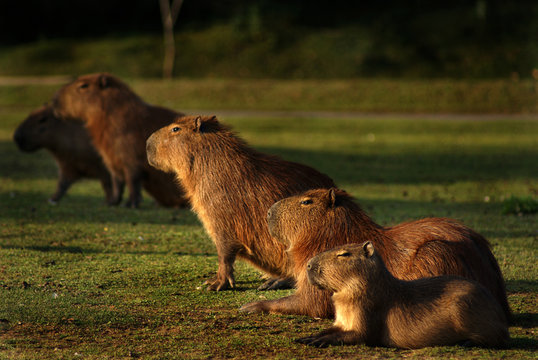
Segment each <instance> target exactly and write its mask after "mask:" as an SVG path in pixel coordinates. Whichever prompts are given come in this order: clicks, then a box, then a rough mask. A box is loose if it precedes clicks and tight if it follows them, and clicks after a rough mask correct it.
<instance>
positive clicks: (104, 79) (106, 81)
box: [99, 74, 110, 89]
mask: <svg viewBox="0 0 538 360" xmlns="http://www.w3.org/2000/svg"><path fill="white" fill-rule="evenodd" d="M109 86H110V76H108V75H106V74H103V75H101V76H99V87H100V88H101V89H105V88H107V87H109Z"/></svg>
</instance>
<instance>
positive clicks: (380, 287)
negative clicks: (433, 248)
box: [297, 241, 509, 349]
mask: <svg viewBox="0 0 538 360" xmlns="http://www.w3.org/2000/svg"><path fill="white" fill-rule="evenodd" d="M307 269H308V270H307V274H308V280H309V282H310V283H311V284H312V285H314V286H317V287H319V288H321V289H325V290H327V291H330V292H333V295H332V300H333V303H334V308H335V315H336V316H335V318H336V319H335V322H334V324H333V326H332V327H330V328H329V329H327V330H325V331H322V332H321V333H319V334H316V335H313V336H309V337H305V338H301V339H298V340H297V341H298V342H301V343H304V344H308V345H312V346H318V347H323V346H327V345H351V344H359V343H366V344H367V345H371V346H391V347H398V348H406V349H416V348H422V347H427V346H443V345H454V344H462V343H463V344H466V345H468V344H469V345H470V344H472V345H479V346H487V347H502V346H505V345H506V343H507V341H508V338H509V334H508V323H507V320H506V316H505V314H504V312H503V310H502V309H501V306H500V305H499V303H498V302H497V301H495V299H494V298H493V296H492V295H491V293H490V292H489V291H488V290H487V289H486V288H484V287H483V286H482V285H480V284H479V283H477V282H476V281H472V280H467V279H464V278H461V277H455V276H437V277H428V278H422V279H418V280H412V281H404V280H398V279H396V278H395V277H394V276H392V274H391V273H390V272H389V271H388V270H387V268H386V267H385V264H384V263H383V260H382V259H381V257H380V256H378V254H377V252H376V251H375V249H374V245H373V244H372V243H371V242H369V241H368V242H365V243H364V244H350V245H343V246H339V247H336V248H333V249H332V250H328V251H325V252H323V253H321V254H318V255H316V256H315V257H314V258H312V259H311V260H310V261H309V262H308V265H307Z"/></svg>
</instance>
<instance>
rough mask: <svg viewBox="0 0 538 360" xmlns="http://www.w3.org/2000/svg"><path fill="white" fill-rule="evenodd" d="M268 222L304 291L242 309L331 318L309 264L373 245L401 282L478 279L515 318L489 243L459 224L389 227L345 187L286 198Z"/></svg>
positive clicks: (442, 221) (429, 221)
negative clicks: (333, 252) (338, 250)
mask: <svg viewBox="0 0 538 360" xmlns="http://www.w3.org/2000/svg"><path fill="white" fill-rule="evenodd" d="M267 216H268V217H267V222H268V226H269V232H270V233H271V235H272V236H273V237H275V238H277V239H279V240H280V241H281V242H283V243H285V244H287V245H288V249H287V253H288V254H289V256H290V258H291V260H292V263H293V275H294V277H295V279H296V283H297V291H296V293H295V294H293V295H291V296H288V297H284V298H282V299H277V300H266V301H257V302H253V303H249V304H246V305H244V306H243V307H242V308H241V310H242V311H246V312H270V313H282V314H302V315H310V316H315V317H332V316H333V315H334V308H333V304H332V302H331V299H330V296H331V293H330V292H329V291H327V290H321V289H318V288H316V287H314V286H312V285H311V284H310V283H309V282H308V280H307V276H306V264H307V262H308V260H309V259H310V258H312V257H313V256H315V255H317V254H319V253H320V252H323V251H326V250H329V249H331V248H333V247H335V246H338V245H344V244H348V243H363V242H365V241H371V242H372V243H373V244H374V246H375V247H376V249H377V251H378V252H379V255H380V256H381V258H382V259H383V260H384V261H385V264H386V266H387V268H388V269H389V271H390V272H391V273H392V274H393V275H394V276H395V277H397V278H399V279H402V280H414V279H418V278H423V277H432V276H440V275H456V276H461V277H464V278H468V279H472V280H476V281H478V282H479V283H481V284H482V285H484V287H486V288H487V289H488V290H489V291H490V292H491V293H492V294H493V296H494V297H495V298H496V299H497V301H498V302H499V303H500V305H501V307H502V308H503V310H504V311H505V313H506V315H507V318H509V317H510V309H509V307H508V302H507V298H506V291H505V286H504V280H503V277H502V274H501V271H500V269H499V265H498V264H497V261H496V260H495V257H494V256H493V254H492V253H491V250H490V248H489V243H488V241H487V240H486V239H484V238H483V237H482V236H481V235H480V234H478V233H476V232H474V231H473V230H471V229H470V228H468V227H466V226H464V225H462V224H460V223H458V222H456V221H455V220H451V219H446V218H426V219H422V220H418V221H410V222H407V223H403V224H399V225H396V226H394V227H389V228H385V227H382V226H380V225H378V224H376V223H375V222H374V221H372V220H371V219H370V217H368V215H367V214H366V213H365V212H364V211H363V210H362V209H361V208H360V207H359V205H358V204H357V203H355V202H354V200H353V199H352V198H351V196H349V195H348V194H347V193H346V192H344V191H342V190H338V189H316V190H310V191H306V192H305V193H303V194H300V195H296V196H292V197H289V198H286V199H283V200H281V201H278V202H277V203H275V204H274V205H273V206H272V207H271V208H270V209H269V211H268V215H267Z"/></svg>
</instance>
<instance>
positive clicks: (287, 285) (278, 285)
mask: <svg viewBox="0 0 538 360" xmlns="http://www.w3.org/2000/svg"><path fill="white" fill-rule="evenodd" d="M294 287H295V280H294V279H293V278H291V277H287V278H282V277H278V278H277V277H274V278H270V279H268V280H267V281H266V282H264V283H263V284H261V285H260V286H259V287H258V290H259V291H264V290H285V289H293V288H294Z"/></svg>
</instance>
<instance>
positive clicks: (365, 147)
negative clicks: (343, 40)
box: [0, 81, 538, 359]
mask: <svg viewBox="0 0 538 360" xmlns="http://www.w3.org/2000/svg"><path fill="white" fill-rule="evenodd" d="M187 83H188V82H187ZM178 84H182V83H181V82H179V83H175V82H174V83H158V82H148V83H146V82H143V81H136V82H135V86H134V87H135V88H136V89H137V90H139V89H141V90H143V91H140V93H141V94H143V96H144V97H147V98H148V100H149V99H150V98H151V102H155V103H160V104H173V105H177V108H180V106H184V107H185V108H204V106H203V105H204V104H209V100H206V101H207V103H204V102H203V101H202V100H199V102H196V101H197V100H196V99H195V98H187V99H185V98H183V99H182V98H181V97H180V96H179V95H177V94H176V96H178V98H179V99H178V100H177V101H176V100H174V95H173V93H170V92H169V90H170V89H171V88H172V89H175V86H177V85H178ZM239 84H242V83H241V82H239ZM146 86H147V87H146ZM238 86H240V85H238ZM193 88H194V87H193ZM202 88H203V86H202ZM216 88H217V89H218V86H217V87H216ZM305 88H306V86H305ZM150 89H151V90H150ZM53 90H54V89H53V88H52V87H51V88H49V87H39V86H33V87H25V88H24V89H21V90H20V93H18V94H12V93H11V88H7V89H6V88H1V87H0V94H1V95H0V102H3V103H4V104H2V105H6V106H3V110H2V111H1V112H0V113H1V115H2V120H1V121H0V154H2V156H1V157H0V169H1V170H0V358H10V359H11V358H13V359H57V358H67V359H72V358H87V359H107V358H114V359H116V358H137V357H138V358H144V359H146V358H155V359H161V358H209V357H212V358H224V357H233V358H244V359H250V358H269V357H270V358H280V359H290V358H356V357H358V356H361V357H364V358H401V357H420V358H422V357H425V358H438V359H444V358H465V359H476V358H518V359H519V358H529V359H530V358H536V350H537V348H538V340H537V335H536V334H537V331H538V305H537V304H538V296H537V294H538V282H537V279H538V268H537V267H536V266H535V265H534V264H535V262H536V258H537V257H538V246H537V240H538V233H537V228H536V224H537V223H538V215H537V214H536V213H534V214H528V215H521V216H518V215H505V214H503V202H504V201H505V200H506V199H510V197H512V196H515V197H517V198H527V197H531V198H533V199H536V197H537V196H538V167H537V163H536V159H538V122H537V121H535V120H532V119H521V118H507V119H503V118H499V119H497V120H491V121H473V120H462V119H461V118H458V117H455V118H451V117H432V118H429V117H427V116H426V117H418V118H417V117H411V118H408V117H398V116H385V117H379V116H376V117H368V116H357V117H312V118H309V117H270V116H256V117H250V118H249V117H234V116H232V115H224V116H221V120H222V121H225V122H227V123H230V124H232V125H233V126H234V128H235V130H237V131H238V132H239V133H240V134H241V135H242V136H243V137H244V138H245V139H246V140H247V141H248V142H249V143H251V144H252V145H253V146H255V147H256V148H258V149H261V150H263V151H266V152H269V153H274V154H278V155H280V156H283V157H284V158H286V159H290V160H294V161H300V162H303V163H306V164H309V165H312V166H315V167H316V168H318V169H320V170H322V171H324V172H326V173H327V174H329V175H331V176H332V177H333V178H334V179H335V181H336V182H337V183H338V184H339V186H340V187H342V188H344V189H346V190H348V191H349V192H351V193H352V194H353V195H354V196H356V197H357V199H358V201H360V203H361V204H362V205H363V207H364V208H365V209H366V210H367V211H368V212H369V213H370V214H371V215H372V216H373V218H374V219H375V220H376V221H377V222H379V223H381V224H384V225H390V224H395V223H399V222H402V221H405V220H409V219H415V218H420V217H425V216H431V215H435V216H449V217H453V218H456V219H458V220H461V221H463V222H465V223H466V224H467V225H469V226H471V227H473V228H474V229H476V230H477V231H479V232H480V233H482V234H484V235H485V236H486V237H487V238H488V239H489V240H490V241H491V243H492V245H493V252H494V254H495V256H496V257H497V259H498V261H499V264H500V266H501V269H502V271H503V274H504V276H505V279H506V282H507V287H508V293H509V303H510V305H511V307H512V309H513V311H514V315H515V316H514V317H515V324H514V325H513V326H512V327H511V328H510V333H511V336H512V340H511V341H510V344H509V348H508V349H503V350H489V349H479V348H470V349H468V348H463V347H459V346H454V347H435V348H426V349H420V350H396V349H387V348H369V347H366V346H348V347H331V348H328V349H312V348H309V347H305V346H302V345H299V344H295V343H294V342H293V339H295V338H298V337H301V336H305V335H308V334H311V333H313V332H315V331H318V330H320V329H323V328H325V327H327V326H328V325H329V324H330V321H328V320H316V319H311V318H308V317H300V316H275V315H260V314H255V315H246V314H242V313H239V312H238V311H237V309H238V308H239V307H240V306H241V305H242V304H244V303H245V302H248V301H253V300H256V299H258V298H278V297H282V296H285V295H286V294H289V293H290V291H273V292H257V291H256V290H255V289H256V287H257V286H258V285H259V284H260V283H261V281H262V280H261V278H260V274H259V273H258V272H257V271H255V270H254V269H252V268H251V267H249V266H248V265H246V264H245V263H242V262H238V263H237V265H236V280H237V283H238V289H237V290H236V291H226V292H222V293H211V292H206V291H202V290H198V289H197V287H199V286H200V285H201V284H202V283H203V281H204V280H205V279H207V278H208V277H210V276H211V275H212V274H213V273H214V272H215V270H216V267H217V259H216V251H215V248H214V246H213V244H212V242H211V240H210V239H209V238H208V237H207V235H206V234H205V232H204V230H203V228H202V227H201V225H200V223H199V222H198V220H197V219H196V216H195V215H194V214H193V213H191V212H190V211H188V210H174V209H163V208H159V207H157V206H156V205H155V204H154V203H153V201H152V200H151V199H150V198H149V197H148V196H145V199H144V202H143V204H142V208H141V209H140V210H137V211H133V210H130V209H124V208H110V207H107V206H105V205H104V196H103V194H102V191H101V189H100V186H99V184H98V183H97V182H95V181H89V180H88V181H83V182H79V183H76V184H75V185H74V186H73V188H72V189H71V191H70V192H69V193H68V195H67V196H66V198H64V199H63V200H62V202H61V203H60V204H59V205H58V206H50V205H49V204H48V203H47V201H46V199H47V198H48V196H49V195H50V194H51V193H52V192H53V190H54V186H55V181H56V169H55V165H54V162H53V161H52V159H51V158H50V156H49V155H48V154H47V153H46V152H43V151H40V152H37V153H35V154H24V153H20V152H18V151H17V149H16V147H15V145H14V144H13V142H12V141H11V136H12V133H13V130H14V129H15V127H16V125H17V123H18V122H19V121H20V120H21V119H23V118H24V116H26V114H27V113H28V112H29V111H30V110H31V109H32V107H36V106H38V105H39V104H40V103H41V102H42V101H44V100H46V98H48V97H50V96H51V94H52V92H53ZM193 91H194V90H193ZM208 91H209V90H208ZM47 93H48V94H47ZM146 95H148V96H146ZM150 95H152V96H153V97H152V96H150ZM252 96H255V95H252ZM207 97H208V98H211V93H208V94H207ZM298 98H299V99H300V98H301V97H300V96H299V97H298ZM191 100H192V102H189V101H191ZM266 101H267V102H266V103H267V104H270V101H269V100H266ZM305 101H306V100H305ZM217 104H221V103H218V102H217ZM277 106H278V105H275V107H277ZM211 108H218V106H216V105H215V106H214V107H211ZM246 108H249V105H248V104H246ZM313 108H316V109H321V110H326V109H329V110H330V109H331V108H330V107H329V108H325V109H323V108H322V107H321V105H319V104H315V105H314V106H313Z"/></svg>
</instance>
